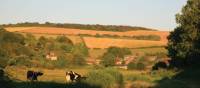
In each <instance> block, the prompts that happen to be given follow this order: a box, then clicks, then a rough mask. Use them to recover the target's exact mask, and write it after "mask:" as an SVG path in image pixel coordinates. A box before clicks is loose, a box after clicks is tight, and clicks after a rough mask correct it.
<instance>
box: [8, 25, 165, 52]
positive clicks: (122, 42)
mask: <svg viewBox="0 0 200 88" xmlns="http://www.w3.org/2000/svg"><path fill="white" fill-rule="evenodd" d="M6 29H7V30H8V31H10V32H20V33H32V34H34V35H39V36H42V35H44V36H50V35H68V36H69V35H73V36H80V35H92V36H95V35H112V36H121V37H123V36H128V37H132V36H148V35H157V36H159V37H160V40H159V41H150V40H135V39H117V38H104V37H103V38H102V37H99V38H96V37H87V36H83V41H84V42H85V44H86V45H87V47H88V48H108V47H110V46H117V47H126V48H140V47H152V46H165V45H166V44H167V36H168V35H169V32H166V31H149V30H148V31H145V30H138V31H126V32H111V31H95V30H81V29H69V28H55V27H8V28H6ZM74 39H76V40H74ZM72 41H74V42H76V41H77V38H72ZM79 41H80V38H79Z"/></svg>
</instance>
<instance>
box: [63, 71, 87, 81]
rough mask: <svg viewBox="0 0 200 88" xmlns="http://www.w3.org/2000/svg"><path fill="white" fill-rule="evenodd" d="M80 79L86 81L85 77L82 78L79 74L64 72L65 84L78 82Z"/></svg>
mask: <svg viewBox="0 0 200 88" xmlns="http://www.w3.org/2000/svg"><path fill="white" fill-rule="evenodd" d="M82 79H86V77H82V76H81V75H80V74H78V73H76V72H73V71H69V72H66V81H67V82H79V81H81V80H82Z"/></svg>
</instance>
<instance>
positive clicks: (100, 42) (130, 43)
mask: <svg viewBox="0 0 200 88" xmlns="http://www.w3.org/2000/svg"><path fill="white" fill-rule="evenodd" d="M83 39H84V41H85V43H86V46H87V47H89V48H101V49H105V48H109V47H111V46H117V47H125V48H141V47H152V46H165V45H166V42H163V41H148V40H129V39H111V38H94V37H84V38H83Z"/></svg>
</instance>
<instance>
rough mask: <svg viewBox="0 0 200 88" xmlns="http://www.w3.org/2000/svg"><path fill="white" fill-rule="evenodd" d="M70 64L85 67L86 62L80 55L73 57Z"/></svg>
mask: <svg viewBox="0 0 200 88" xmlns="http://www.w3.org/2000/svg"><path fill="white" fill-rule="evenodd" d="M72 63H73V65H78V66H83V65H86V60H85V58H84V57H83V56H81V55H74V57H73V59H72Z"/></svg>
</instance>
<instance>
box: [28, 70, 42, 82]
mask: <svg viewBox="0 0 200 88" xmlns="http://www.w3.org/2000/svg"><path fill="white" fill-rule="evenodd" d="M42 75H43V73H42V72H35V71H27V80H31V81H34V80H37V77H38V76H42Z"/></svg>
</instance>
